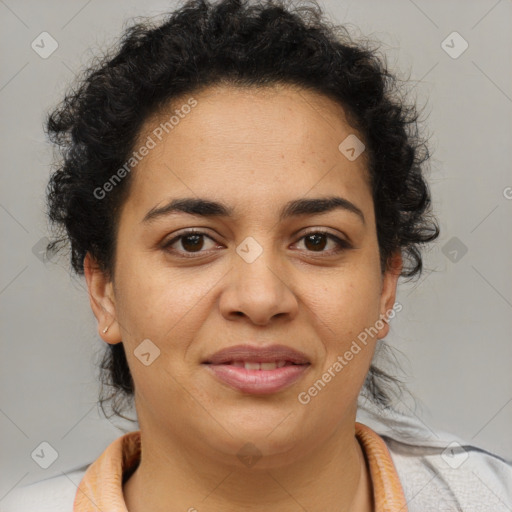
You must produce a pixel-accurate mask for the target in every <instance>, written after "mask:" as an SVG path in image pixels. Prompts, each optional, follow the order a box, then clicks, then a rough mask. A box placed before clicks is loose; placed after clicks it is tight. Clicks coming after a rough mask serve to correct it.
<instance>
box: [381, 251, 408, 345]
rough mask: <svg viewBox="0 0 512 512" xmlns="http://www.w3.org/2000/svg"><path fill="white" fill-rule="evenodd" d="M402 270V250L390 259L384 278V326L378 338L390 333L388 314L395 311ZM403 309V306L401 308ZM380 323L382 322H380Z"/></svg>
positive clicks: (382, 298)
mask: <svg viewBox="0 0 512 512" xmlns="http://www.w3.org/2000/svg"><path fill="white" fill-rule="evenodd" d="M401 271H402V254H401V251H400V250H398V251H397V252H395V253H393V255H392V256H391V258H390V259H389V261H388V265H387V268H386V271H385V273H384V276H383V279H382V290H381V295H380V317H379V318H380V319H381V320H382V323H383V324H384V326H383V327H382V329H379V334H378V335H377V339H379V340H380V339H382V338H385V337H386V336H387V335H388V333H389V323H388V316H389V315H390V312H394V308H393V306H394V304H395V299H396V287H397V283H398V278H399V277H400V273H401ZM400 309H401V308H400ZM379 324H380V322H379Z"/></svg>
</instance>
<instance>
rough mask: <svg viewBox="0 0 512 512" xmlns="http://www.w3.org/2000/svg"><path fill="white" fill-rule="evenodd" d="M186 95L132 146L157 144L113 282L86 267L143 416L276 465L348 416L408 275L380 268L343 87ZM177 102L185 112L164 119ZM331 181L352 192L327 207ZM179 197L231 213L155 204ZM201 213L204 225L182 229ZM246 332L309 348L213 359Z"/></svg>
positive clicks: (162, 427)
mask: <svg viewBox="0 0 512 512" xmlns="http://www.w3.org/2000/svg"><path fill="white" fill-rule="evenodd" d="M191 96H193V98H194V99H195V101H196V102H197V103H196V104H195V106H194V107H193V108H190V109H188V108H185V109H181V108H180V107H181V106H182V105H185V104H192V103H193V102H188V100H189V99H190V96H187V97H184V98H183V101H180V102H175V104H174V105H173V109H172V111H171V110H169V111H165V112H164V111H162V112H161V113H160V114H161V116H158V118H156V117H155V118H152V119H149V120H147V122H146V124H145V127H144V130H143V131H142V132H141V134H140V140H139V142H140V144H138V145H137V146H136V149H137V148H139V147H140V146H142V145H147V146H148V147H149V146H153V144H152V143H151V142H149V143H148V141H149V139H148V136H149V137H151V139H152V140H153V142H154V143H155V144H154V147H152V148H150V149H149V150H148V152H147V155H146V156H144V157H142V158H141V161H140V162H139V163H138V165H137V166H136V168H135V169H134V170H133V171H132V174H133V175H132V176H131V179H132V180H133V182H132V183H131V188H130V193H129V196H128V197H127V199H126V201H125V203H124V205H123V208H122V211H121V214H120V220H119V229H118V235H117V249H116V263H115V279H114V283H111V282H108V281H106V280H104V278H103V276H102V275H101V274H100V273H99V272H92V271H90V270H87V271H86V276H87V280H88V285H89V288H90V290H91V295H92V296H93V299H92V300H91V304H92V306H93V309H94V311H95V313H96V316H97V318H98V320H99V331H100V333H101V331H102V329H103V328H104V327H105V326H106V325H111V327H110V329H109V331H108V333H106V334H103V333H101V336H102V337H103V339H104V340H105V341H106V342H108V343H118V342H120V341H121V340H122V342H123V343H124V347H125V351H126V356H127V360H128V364H129V367H130V371H131V374H132V376H133V380H134V383H135V403H136V408H137V414H138V418H139V423H140V426H141V429H143V431H145V432H147V433H148V435H152V436H154V439H160V440H165V442H167V443H169V445H178V446H181V447H187V448H189V449H193V450H200V452H201V453H203V454H211V455H214V456H216V457H220V459H219V460H226V461H228V460H232V458H233V456H234V455H237V454H239V453H243V450H242V452H241V449H242V447H244V445H247V443H250V444H251V445H254V446H255V447H256V448H255V450H258V452H261V453H262V454H263V455H268V456H269V457H268V458H267V459H265V460H266V464H268V465H272V464H273V463H277V462H276V461H277V460H279V461H281V462H282V461H283V460H284V459H286V460H292V459H294V458H298V457H300V456H303V455H304V454H305V453H307V452H309V451H310V450H312V449H314V448H315V446H318V445H319V444H321V443H322V442H324V441H325V440H327V439H328V438H329V437H330V436H332V435H333V434H334V433H335V432H336V431H337V430H341V431H342V430H345V431H347V432H352V431H351V430H350V429H352V428H353V423H354V418H355V412H356V403H357V397H358V394H359V391H360V388H361V386H362V384H363V382H364V379H365V376H366V374H367V372H368V368H369V365H370V362H371V359H372V355H373V352H374V348H375V344H376V342H377V339H378V338H382V337H384V336H385V335H386V334H387V325H386V324H385V323H384V324H383V322H378V320H379V319H380V318H382V315H384V314H386V312H387V311H389V310H390V309H391V308H392V307H393V304H394V300H395V289H396V279H397V275H396V273H395V274H391V273H386V274H385V275H384V276H383V275H382V274H381V268H380V264H379V247H378V243H377V234H376V228H375V219H374V210H373V201H372V196H371V191H370V187H369V182H368V177H367V170H366V159H365V157H366V155H365V153H364V152H363V153H362V154H361V155H360V156H359V157H357V158H355V159H354V155H356V156H357V152H356V151H357V150H358V149H359V148H358V147H355V146H354V140H355V139H353V136H354V135H357V133H356V132H355V131H354V130H353V129H352V128H351V127H350V125H349V124H348V123H347V121H346V120H345V116H344V112H343V109H342V108H341V107H340V106H339V105H338V104H336V103H334V102H332V101H331V100H330V99H327V98H325V97H323V96H320V95H317V94H315V93H312V92H307V91H305V90H297V89H292V88H290V87H281V88H275V89H272V90H271V89H265V90H262V89H259V90H255V89H251V90H249V89H245V90H242V89H236V88H231V87H229V88H228V87H216V88H210V89H207V90H205V91H203V92H201V93H198V94H194V95H191ZM175 110H178V111H181V113H182V116H178V117H176V118H175V119H174V121H173V122H174V124H173V125H172V126H171V125H170V124H168V125H166V129H162V125H161V123H165V122H166V121H168V120H169V118H170V117H171V115H173V114H174V111H175ZM185 111H187V112H188V113H187V114H184V113H183V112H185ZM176 119H179V122H177V123H176ZM159 128H160V129H159ZM349 136H352V138H351V139H348V142H346V143H345V145H347V144H349V142H352V145H350V144H349V147H348V148H347V147H345V146H344V145H342V150H343V152H342V150H340V149H339V146H340V143H342V141H344V140H345V139H346V138H347V137H349ZM359 138H361V137H360V136H359ZM160 139H161V140H160ZM356 142H357V141H356ZM351 147H354V148H355V151H351V149H350V148H351ZM345 155H347V156H349V157H350V158H347V156H345ZM334 197H338V198H341V199H342V201H340V202H339V204H340V205H341V206H338V207H335V208H329V209H325V211H323V209H322V206H325V204H324V205H322V203H321V202H320V200H322V199H326V198H334ZM185 198H187V199H188V198H190V199H194V200H199V199H201V200H204V201H209V202H212V203H213V202H215V203H219V204H221V205H223V206H224V207H225V208H226V210H227V211H228V212H229V214H228V215H224V214H222V215H221V214H217V215H215V214H214V213H219V212H217V210H220V208H219V207H203V208H202V210H201V209H200V210H201V211H199V210H198V211H197V213H196V214H191V213H185V212H183V211H178V210H176V211H171V209H168V211H167V213H165V212H162V211H160V214H158V210H157V209H161V208H165V207H166V206H167V205H169V204H170V203H171V202H172V201H175V200H182V199H185ZM305 201H307V203H304V204H303V202H305ZM313 201H319V202H318V204H317V207H316V212H315V211H314V210H315V208H313V209H311V208H309V210H308V208H307V207H308V205H309V207H311V206H312V205H314V203H313ZM294 203H297V204H298V206H299V207H298V208H295V209H294V208H290V206H289V205H290V204H294ZM301 205H302V206H306V208H304V209H302V212H301V208H300V206H301ZM190 229H193V230H195V231H198V232H200V233H201V235H199V236H197V235H195V236H194V235H189V236H188V238H187V237H186V234H187V233H186V231H187V230H190ZM322 231H325V232H327V233H328V235H323V234H319V233H318V232H322ZM315 233H316V235H315ZM179 235H183V238H181V239H179V238H177V237H178V236H179ZM331 236H332V238H331ZM337 239H339V240H340V241H341V242H338V241H337ZM89 263H90V260H89V257H88V259H87V260H86V267H87V266H88V265H89ZM105 311H109V312H110V314H111V316H105ZM113 318H115V320H114V321H113ZM112 322H113V323H112ZM376 324H377V327H380V329H377V330H378V334H375V330H372V331H371V335H368V334H367V336H366V344H364V343H362V342H361V341H358V342H357V346H359V350H357V348H355V346H354V341H357V340H358V336H359V340H361V339H362V338H364V335H363V336H361V333H363V332H365V329H366V333H368V329H369V328H370V327H375V325H376ZM383 325H384V327H382V326H383ZM147 340H150V341H147ZM141 343H142V345H141ZM239 345H246V346H247V345H249V346H250V347H252V348H256V349H261V348H268V347H271V346H272V345H281V346H284V347H287V348H290V349H294V350H296V351H299V352H300V353H301V354H302V355H303V357H304V361H302V362H303V363H305V364H302V365H301V366H295V367H292V368H291V369H290V368H289V366H290V362H289V361H288V362H287V364H286V366H285V367H284V368H276V369H272V368H273V365H272V363H271V362H270V366H265V367H264V368H268V369H261V370H255V369H253V370H251V369H249V370H248V369H246V368H245V367H240V363H235V361H224V363H225V364H223V365H221V364H218V365H212V364H208V363H211V362H212V360H213V359H212V358H213V356H214V354H215V353H216V352H218V351H220V350H222V349H227V348H230V347H234V346H239ZM347 352H350V353H351V354H352V357H350V354H347ZM255 354H256V355H255V357H256V358H257V357H261V358H263V356H265V355H267V356H268V355H269V354H270V356H269V358H270V359H272V357H274V358H275V359H276V360H278V361H281V360H283V361H284V360H288V359H289V354H287V353H286V352H279V353H277V352H275V353H274V352H272V350H270V352H269V354H261V353H260V352H258V351H256V352H255ZM231 357H232V358H233V359H240V360H241V359H243V360H244V362H245V360H247V359H248V358H249V356H247V354H244V352H241V353H240V354H238V355H231ZM287 358H288V359H287ZM266 361H267V363H269V361H268V360H266ZM341 361H343V363H342V362H341ZM252 362H253V363H254V362H255V361H254V358H253V360H252ZM295 362H297V361H295ZM336 362H338V363H339V364H338V365H336V364H335V363H336ZM234 363H235V364H234ZM281 364H282V363H281V362H278V364H277V366H280V365H281ZM226 366H230V368H226ZM340 366H341V368H340ZM256 371H259V372H260V373H259V374H258V375H255V373H254V372H256ZM244 372H245V373H244ZM265 372H268V373H266V375H265ZM327 374H328V376H327V377H326V376H325V375H327ZM247 376H249V378H248V377H247ZM251 376H252V377H251ZM329 376H330V378H329ZM251 379H253V380H251ZM319 379H320V380H321V381H322V382H323V385H322V383H320V384H319V383H318V381H319ZM269 381H271V383H269ZM315 382H316V383H317V384H316V387H315ZM311 389H313V390H312V391H311ZM315 390H316V392H315ZM244 449H246V448H244Z"/></svg>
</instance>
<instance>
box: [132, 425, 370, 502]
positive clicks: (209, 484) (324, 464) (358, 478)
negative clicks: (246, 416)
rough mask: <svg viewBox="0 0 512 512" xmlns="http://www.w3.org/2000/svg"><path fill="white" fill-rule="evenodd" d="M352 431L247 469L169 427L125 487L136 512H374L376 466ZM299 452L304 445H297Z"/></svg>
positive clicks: (149, 438)
mask: <svg viewBox="0 0 512 512" xmlns="http://www.w3.org/2000/svg"><path fill="white" fill-rule="evenodd" d="M348 425H349V426H350V425H351V427H352V428H348V429H347V428H341V427H340V429H338V430H337V431H336V432H335V433H334V435H332V436H331V438H330V439H329V440H327V442H324V443H323V444H322V445H321V446H320V447H317V448H316V449H314V450H311V452H310V453H308V454H307V455H304V456H302V457H293V460H292V461H291V462H290V457H287V462H286V463H281V464H279V462H278V461H277V459H276V462H272V461H271V462H269V461H267V463H266V464H260V461H261V460H263V459H260V461H257V462H256V463H255V464H254V465H253V466H251V467H244V466H243V465H241V464H240V461H239V460H238V458H236V457H234V458H233V459H234V460H233V461H232V464H229V463H227V462H225V458H224V457H222V460H223V462H222V463H219V460H220V459H221V457H215V456H214V454H210V453H208V450H204V451H202V450H198V449H197V448H196V449H195V450H189V449H187V447H186V445H184V444H183V443H180V442H178V440H176V439H169V432H168V431H167V432H166V433H165V435H164V434H163V433H162V435H161V436H159V435H154V434H153V433H151V435H144V433H143V432H144V430H143V429H142V424H141V432H142V435H141V449H142V451H141V454H142V456H141V462H140V464H139V467H138V468H137V470H136V471H135V472H134V473H133V475H132V476H131V477H130V478H129V479H128V481H127V482H126V483H125V485H124V489H123V491H124V496H125V501H126V506H127V509H128V511H129V512H143V511H147V510H152V511H154V512H160V511H162V512H163V511H166V512H174V511H176V512H177V511H189V512H195V511H197V512H213V511H215V512H228V511H229V512H234V511H238V510H249V511H251V512H260V511H261V512H263V511H265V512H268V511H274V510H279V512H292V511H294V512H295V511H296V510H300V509H304V510H309V511H316V510H322V511H323V510H330V511H336V512H338V511H339V512H350V511H352V510H357V511H358V512H371V511H372V510H373V493H372V486H371V479H370V476H369V472H368V466H367V464H366V460H365V457H364V453H363V451H362V449H361V446H360V444H359V442H358V441H357V439H356V437H355V435H354V421H352V422H351V423H350V422H349V423H348ZM297 451H298V450H297Z"/></svg>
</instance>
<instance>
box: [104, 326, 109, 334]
mask: <svg viewBox="0 0 512 512" xmlns="http://www.w3.org/2000/svg"><path fill="white" fill-rule="evenodd" d="M109 327H110V325H107V327H105V329H103V334H106V333H107V331H108V329H109Z"/></svg>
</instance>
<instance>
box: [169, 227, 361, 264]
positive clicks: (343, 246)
mask: <svg viewBox="0 0 512 512" xmlns="http://www.w3.org/2000/svg"><path fill="white" fill-rule="evenodd" d="M191 235H198V236H205V237H206V238H209V239H210V240H213V238H212V237H211V236H209V235H208V234H206V233H204V232H202V231H195V230H188V231H184V232H182V233H181V234H180V235H178V236H176V237H174V238H173V239H172V240H169V242H166V243H164V245H163V247H162V249H164V250H165V251H167V252H171V253H172V252H176V250H175V249H170V247H171V246H172V245H174V244H175V243H176V242H177V241H179V240H181V239H182V238H187V237H188V236H191ZM311 235H324V236H327V237H328V238H330V239H331V240H334V242H336V244H337V245H338V248H337V249H334V250H331V251H318V254H328V255H335V254H338V253H340V252H342V251H344V250H347V249H351V248H352V245H351V244H350V243H349V242H347V241H346V240H343V239H341V238H338V237H337V236H335V235H333V234H332V233H329V232H328V231H324V230H321V229H318V230H315V231H310V232H309V233H306V234H304V235H303V236H302V237H301V238H299V240H298V241H300V240H302V239H304V238H306V237H308V236H311ZM213 241H215V240H213ZM178 252H180V257H183V258H195V257H196V256H195V255H196V254H201V253H203V252H208V251H198V252H195V253H193V252H190V253H187V252H186V251H185V252H181V251H178ZM309 252H312V253H315V252H316V251H309ZM184 254H190V256H184Z"/></svg>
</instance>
